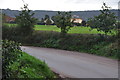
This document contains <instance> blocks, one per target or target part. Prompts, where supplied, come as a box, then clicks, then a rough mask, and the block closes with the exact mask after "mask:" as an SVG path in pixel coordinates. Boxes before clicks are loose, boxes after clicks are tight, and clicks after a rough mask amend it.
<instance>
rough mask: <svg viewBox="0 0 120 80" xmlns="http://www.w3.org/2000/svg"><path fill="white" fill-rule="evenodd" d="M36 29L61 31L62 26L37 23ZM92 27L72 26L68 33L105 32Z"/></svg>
mask: <svg viewBox="0 0 120 80" xmlns="http://www.w3.org/2000/svg"><path fill="white" fill-rule="evenodd" d="M34 29H35V30H42V31H57V32H60V28H58V27H56V26H55V25H35V28H34ZM90 29H91V28H90V27H84V26H79V27H78V26H75V27H72V28H71V29H70V30H69V31H68V33H77V34H98V33H101V34H104V32H98V31H97V29H93V30H90Z"/></svg>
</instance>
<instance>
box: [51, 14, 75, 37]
mask: <svg viewBox="0 0 120 80" xmlns="http://www.w3.org/2000/svg"><path fill="white" fill-rule="evenodd" d="M71 18H72V16H71V12H58V13H57V14H56V16H54V18H53V19H54V23H55V24H56V26H57V27H58V28H60V29H61V34H62V35H65V34H66V33H67V32H68V31H69V30H70V28H71V27H73V24H72V22H73V21H71Z"/></svg>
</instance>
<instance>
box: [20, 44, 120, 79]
mask: <svg viewBox="0 0 120 80" xmlns="http://www.w3.org/2000/svg"><path fill="white" fill-rule="evenodd" d="M21 49H22V50H23V51H24V52H27V53H28V54H30V55H32V56H35V57H36V58H38V59H40V60H43V61H45V62H46V63H47V64H48V66H49V67H50V68H51V69H52V70H53V71H54V72H56V73H59V74H60V75H61V76H63V77H69V78H118V61H117V60H113V59H108V58H105V57H100V56H95V55H91V54H86V53H79V52H74V51H66V50H57V49H51V48H40V47H29V46H22V47H21Z"/></svg>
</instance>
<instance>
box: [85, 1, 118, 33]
mask: <svg viewBox="0 0 120 80" xmlns="http://www.w3.org/2000/svg"><path fill="white" fill-rule="evenodd" d="M100 12H101V14H100V15H98V16H95V17H94V18H90V19H89V20H88V22H87V23H88V25H89V26H90V27H91V28H92V29H94V28H96V29H97V30H98V31H103V32H105V34H107V33H109V32H110V33H111V30H112V29H114V27H115V23H116V18H117V17H116V16H115V14H114V13H112V12H111V11H110V7H108V6H106V4H105V3H103V6H102V10H100Z"/></svg>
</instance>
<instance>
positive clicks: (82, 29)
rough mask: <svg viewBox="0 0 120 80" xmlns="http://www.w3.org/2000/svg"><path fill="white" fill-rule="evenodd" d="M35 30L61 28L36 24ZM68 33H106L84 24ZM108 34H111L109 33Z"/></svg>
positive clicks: (114, 32)
mask: <svg viewBox="0 0 120 80" xmlns="http://www.w3.org/2000/svg"><path fill="white" fill-rule="evenodd" d="M5 25H7V26H9V27H15V26H17V24H8V23H5ZM34 29H35V30H41V31H56V32H60V28H58V27H56V26H55V25H35V27H34ZM112 32H113V34H116V31H112ZM68 33H77V34H105V33H104V32H103V31H101V32H100V31H97V29H92V30H91V28H90V27H84V26H75V27H72V28H71V29H70V30H69V31H68ZM108 35H111V34H110V33H108Z"/></svg>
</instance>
